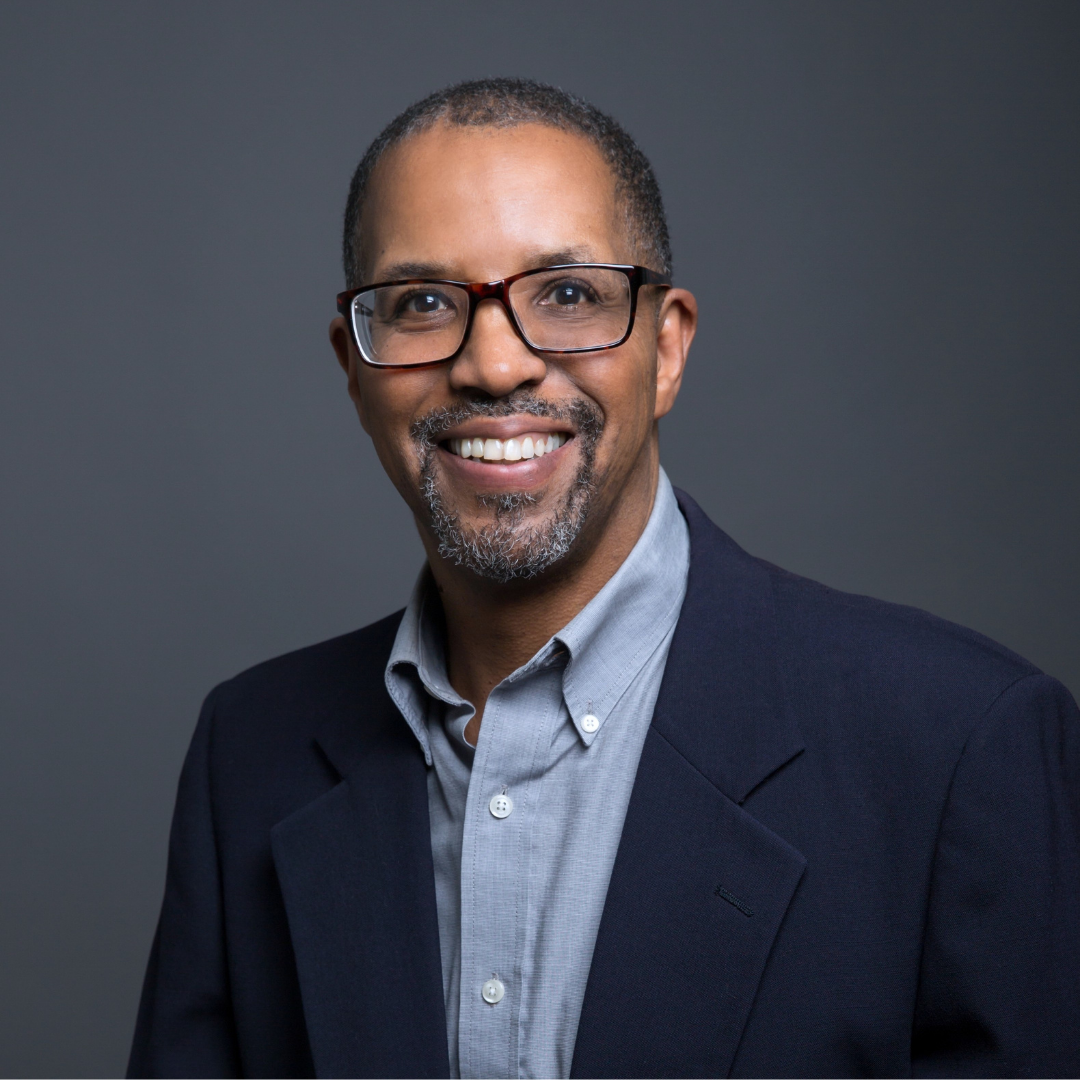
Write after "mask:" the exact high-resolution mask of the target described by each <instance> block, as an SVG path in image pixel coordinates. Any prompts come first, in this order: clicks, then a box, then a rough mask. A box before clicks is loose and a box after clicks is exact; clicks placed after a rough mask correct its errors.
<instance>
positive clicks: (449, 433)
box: [439, 413, 574, 442]
mask: <svg viewBox="0 0 1080 1080" xmlns="http://www.w3.org/2000/svg"><path fill="white" fill-rule="evenodd" d="M533 431H537V432H541V433H543V432H547V433H548V434H552V433H554V432H556V431H564V432H566V433H567V434H568V435H573V434H574V432H573V429H572V428H571V427H570V426H569V425H568V424H567V423H566V422H565V421H559V420H550V419H548V418H547V417H544V416H529V415H528V414H527V413H518V414H516V415H514V416H476V417H473V418H472V419H470V420H465V421H464V422H463V423H460V424H456V425H455V426H454V427H452V428H448V429H447V430H446V431H444V432H443V433H442V436H441V438H440V440H439V441H440V442H444V441H445V440H447V439H466V438H468V439H503V440H506V439H513V438H516V437H517V436H518V435H525V434H526V433H528V432H533Z"/></svg>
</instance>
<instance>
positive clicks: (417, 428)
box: [409, 390, 604, 448]
mask: <svg viewBox="0 0 1080 1080" xmlns="http://www.w3.org/2000/svg"><path fill="white" fill-rule="evenodd" d="M478 416H492V417H499V418H502V417H506V416H538V417H543V418H544V419H547V420H562V421H566V422H568V423H569V424H570V425H571V427H572V428H573V429H574V431H575V433H576V434H578V435H583V436H585V437H586V438H587V439H588V441H589V442H593V443H594V442H595V441H596V439H598V438H599V437H600V433H601V432H602V431H603V430H604V418H603V414H602V413H601V412H600V409H599V408H598V407H597V406H596V405H593V404H592V403H591V402H588V401H585V400H584V399H583V398H574V399H573V400H572V401H570V402H566V403H563V402H551V401H545V400H544V399H543V398H540V397H537V396H536V394H534V393H532V392H531V391H529V390H522V391H519V392H517V393H514V394H511V395H510V396H509V397H505V398H497V399H494V400H484V401H479V400H478V401H465V402H461V403H460V404H457V405H449V406H446V407H444V408H440V409H432V410H431V412H429V413H427V414H426V415H424V416H420V417H417V419H415V420H414V421H413V422H412V423H411V424H410V425H409V434H410V436H412V439H413V441H414V442H417V443H419V444H420V445H421V446H423V447H424V448H434V446H435V444H436V443H438V441H439V439H440V437H441V436H442V435H443V434H444V433H445V432H447V431H449V430H450V429H451V428H452V427H456V426H457V425H458V424H461V423H463V422H464V421H466V420H472V419H474V418H475V417H478Z"/></svg>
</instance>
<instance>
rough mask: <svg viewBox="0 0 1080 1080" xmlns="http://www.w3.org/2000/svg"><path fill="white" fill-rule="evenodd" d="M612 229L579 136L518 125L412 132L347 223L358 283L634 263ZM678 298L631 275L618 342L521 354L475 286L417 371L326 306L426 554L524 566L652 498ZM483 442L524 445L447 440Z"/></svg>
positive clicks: (606, 201) (522, 572)
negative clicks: (465, 329) (365, 347)
mask: <svg viewBox="0 0 1080 1080" xmlns="http://www.w3.org/2000/svg"><path fill="white" fill-rule="evenodd" d="M629 243H630V242H629V238H628V235H627V231H626V226H625V219H624V213H623V208H622V206H621V204H619V203H618V202H617V200H616V198H615V181H614V177H613V176H612V173H611V171H610V169H609V168H608V166H607V165H606V164H605V162H604V161H603V159H602V158H601V157H600V155H599V153H598V152H597V151H596V149H595V148H594V147H593V146H592V145H591V144H590V143H589V142H588V141H587V140H585V139H583V138H581V137H579V136H577V135H572V134H567V133H564V132H560V131H558V130H556V129H553V128H549V127H545V126H540V125H535V124H527V125H520V126H517V127H511V128H503V129H491V128H481V129H475V128H459V127H450V126H444V125H439V126H437V127H435V128H434V129H432V130H429V131H427V132H424V133H422V134H420V135H417V136H412V137H411V138H409V139H407V140H406V141H405V142H404V143H402V144H399V145H398V146H397V147H395V148H394V149H392V150H391V151H389V152H388V153H387V154H386V155H385V156H384V158H383V159H382V160H381V161H380V163H379V165H378V166H377V168H376V170H375V173H374V175H373V177H372V181H371V183H370V185H369V190H368V196H367V200H366V203H365V206H364V211H363V217H362V221H361V250H362V252H363V257H364V280H365V281H366V282H379V281H391V280H395V279H402V278H417V277H425V278H444V279H450V280H456V281H493V280H497V279H500V278H504V277H508V276H510V275H512V274H516V273H519V272H520V271H523V270H529V269H533V268H536V267H541V266H548V265H554V264H558V263H570V262H600V263H633V262H637V261H640V255H639V253H638V252H636V251H632V250H631V249H630V246H629ZM687 296H688V294H684V293H682V292H681V291H676V295H675V296H674V298H673V297H672V295H671V293H668V294H667V295H665V294H664V292H663V291H662V290H659V289H656V288H650V287H645V288H643V289H642V290H641V293H640V296H639V301H638V312H637V318H636V321H635V325H634V331H633V334H632V335H631V337H630V338H629V340H628V341H627V342H626V343H625V344H623V345H621V346H619V347H618V348H615V349H609V350H605V351H598V352H587V353H578V354H549V353H545V354H541V353H537V352H534V351H533V350H531V349H530V348H529V347H528V346H527V345H526V344H525V343H524V342H523V341H522V340H521V339H520V338H519V337H518V336H517V334H516V333H515V332H514V329H513V327H512V326H511V324H510V322H509V320H508V316H507V313H506V311H505V309H504V308H503V307H502V305H501V304H499V303H498V302H497V301H495V300H486V301H484V302H482V303H481V304H480V305H479V307H478V308H477V310H476V314H475V318H474V321H473V325H472V330H471V334H470V337H469V340H468V341H467V342H466V344H465V346H464V348H463V350H462V351H461V353H460V354H459V355H458V356H457V357H456V358H455V359H454V360H453V361H448V362H447V363H444V364H440V365H436V366H434V367H430V368H418V369H397V370H395V369H377V368H371V367H369V366H367V365H366V364H364V363H363V362H361V361H360V360H359V357H358V356H357V353H356V349H355V346H354V344H353V343H352V341H351V338H350V337H349V334H348V331H347V329H346V327H345V324H344V322H343V321H342V320H335V322H334V323H333V324H332V326H331V339H332V340H333V342H334V346H335V349H336V351H337V353H338V357H339V360H340V361H341V363H342V366H343V367H345V368H346V370H347V371H348V373H349V386H350V393H351V395H352V397H353V400H354V402H355V403H356V407H357V411H358V413H359V415H360V420H361V423H362V424H363V426H364V429H365V430H366V431H367V432H368V434H369V435H370V436H371V438H372V440H373V442H374V444H375V448H376V451H377V452H378V454H379V458H380V460H381V461H382V464H383V466H384V468H385V469H386V471H387V473H388V474H389V476H390V478H391V480H392V481H393V482H394V484H395V486H396V487H397V489H398V490H399V491H400V492H401V494H402V496H403V498H404V499H405V501H406V502H407V503H408V504H409V506H410V508H411V509H412V510H413V513H414V514H415V516H416V518H417V521H418V523H419V525H420V527H421V531H422V535H423V536H424V539H425V543H426V546H427V547H428V551H429V555H433V554H435V553H438V554H439V555H440V556H442V557H443V558H449V559H450V560H451V561H453V562H456V563H458V564H459V565H464V566H466V567H468V568H470V569H471V570H473V571H474V572H476V573H478V574H480V575H481V576H483V577H487V578H491V579H494V580H498V581H507V580H510V579H512V578H528V577H533V576H535V575H536V574H538V573H541V572H543V571H545V570H547V569H548V568H549V567H551V566H552V565H554V564H555V563H559V562H562V561H564V557H565V556H568V555H573V554H574V553H575V552H581V551H584V550H587V549H588V548H589V547H590V538H591V539H592V542H593V543H595V540H596V538H597V537H598V536H599V535H600V534H601V533H602V532H603V530H604V527H605V524H607V523H608V522H610V520H611V518H612V516H613V515H615V514H617V512H618V509H619V506H620V499H621V498H625V497H627V496H628V495H629V494H631V493H636V494H637V495H638V497H640V493H641V492H643V491H646V490H647V492H648V497H649V498H651V493H652V484H653V483H654V482H655V471H656V462H657V448H656V437H655V420H656V419H657V418H658V417H659V416H661V415H663V414H664V413H665V412H667V411H668V409H670V407H671V405H672V404H673V402H674V399H675V395H676V393H677V392H678V383H679V378H680V377H681V372H682V363H683V359H684V357H685V349H686V347H687V346H688V345H689V339H690V336H692V333H693V326H692V317H691V319H690V321H689V324H688V326H689V329H687V310H688V309H687V300H686V299H685V297H687ZM673 299H674V307H675V308H676V309H677V310H675V311H674V314H672V312H671V311H670V310H669V309H671V308H672V301H673ZM692 305H693V300H692V298H689V306H690V308H691V309H692ZM689 314H690V316H692V315H693V311H692V310H690V312H689ZM680 319H681V322H680ZM673 321H674V322H675V323H678V324H679V325H678V326H676V327H675V328H674V330H672V329H671V326H670V325H669V324H671V323H672V322H673ZM658 328H659V330H660V339H661V347H660V348H659V349H658ZM665 335H666V336H665ZM668 339H670V340H668ZM676 339H677V345H676V344H675V343H676ZM665 343H666V344H665ZM676 354H677V355H676ZM658 375H659V380H658ZM493 439H494V440H498V441H499V442H500V443H501V444H502V445H503V446H504V447H505V446H506V444H507V443H508V441H509V440H510V439H514V440H516V445H515V446H514V447H513V449H512V450H511V456H514V455H516V454H517V453H518V452H520V448H522V447H525V444H526V440H528V441H529V446H530V447H531V448H532V449H533V456H531V457H528V456H525V455H523V456H522V457H521V458H520V459H519V460H514V461H507V460H505V457H504V459H503V460H501V461H488V460H483V459H478V458H477V457H475V456H470V457H465V456H462V453H461V447H462V441H463V440H469V441H470V446H477V447H478V446H479V445H480V443H482V444H483V445H484V446H485V447H487V446H488V445H489V444H488V440H493ZM477 440H479V441H480V443H478V442H477ZM549 447H550V449H548V448H549ZM540 449H542V450H543V451H545V452H543V453H542V454H539V453H537V450H540ZM571 561H572V560H571Z"/></svg>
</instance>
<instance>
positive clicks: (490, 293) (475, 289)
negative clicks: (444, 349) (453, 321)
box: [337, 263, 671, 369]
mask: <svg viewBox="0 0 1080 1080" xmlns="http://www.w3.org/2000/svg"><path fill="white" fill-rule="evenodd" d="M552 270H618V271H619V272H620V273H621V274H625V275H626V278H627V281H628V282H629V284H630V315H629V318H628V319H627V323H626V332H625V333H624V334H623V336H622V337H621V338H619V340H618V341H612V342H609V343H608V344H606V345H589V346H586V347H585V348H579V349H547V348H544V347H543V346H541V345H534V344H533V343H532V342H531V341H530V340H529V339H528V337H526V336H525V331H524V330H523V329H522V328H521V324H520V323H519V322H518V318H517V315H516V314H515V312H514V308H513V306H512V305H511V303H510V298H509V295H508V290H509V289H510V286H511V285H513V284H514V282H515V281H520V280H521V279H522V278H525V277H530V276H531V275H533V274H546V273H550V272H551V271H552ZM397 285H456V286H457V287H458V288H459V289H464V290H465V292H466V293H468V296H469V311H468V314H467V315H466V317H465V330H464V332H463V333H462V335H461V343H460V344H459V345H458V347H457V348H456V349H455V350H454V351H453V352H452V353H451V354H450V355H449V356H443V357H440V358H439V359H438V360H423V361H421V362H420V363H418V364H380V363H379V362H378V361H377V360H371V359H369V358H368V357H367V356H365V355H364V349H363V347H362V346H361V344H360V341H359V338H358V337H357V333H356V325H355V323H354V322H353V317H352V302H353V300H355V299H356V297H357V296H359V295H360V294H361V293H363V292H369V291H370V290H372V289H383V288H390V287H392V286H397ZM643 285H659V286H660V287H662V288H665V289H667V288H671V276H670V275H669V274H661V273H659V272H658V271H656V270H650V269H649V268H648V267H647V266H631V265H629V264H624V263H561V264H559V265H557V266H540V267H537V268H536V269H535V270H523V271H522V272H521V273H520V274H513V275H512V276H511V277H506V278H502V279H501V280H500V281H449V280H447V279H445V278H404V279H402V280H399V281H376V282H373V283H372V284H371V285H362V286H361V287H360V288H359V289H346V290H345V292H340V293H338V294H337V309H338V313H339V314H340V315H341V317H342V318H343V319H344V320H345V322H346V323H347V324H348V327H349V333H350V334H351V335H352V339H353V344H354V345H355V346H356V351H357V353H359V355H360V359H361V360H363V362H364V363H365V364H367V365H368V366H369V367H375V368H402V369H405V368H423V367H434V366H435V365H436V364H445V363H448V362H449V361H450V360H454V359H456V358H457V357H458V356H459V355H460V354H461V350H462V349H464V348H465V346H466V344H467V343H468V341H469V334H470V333H471V331H472V324H473V315H474V314H475V313H476V308H477V306H478V305H479V304H480V302H481V301H482V300H498V301H499V303H500V304H502V306H503V310H504V311H505V312H506V314H507V317H508V318H509V319H510V325H511V326H512V327H513V328H514V331H515V332H516V333H517V336H518V337H519V338H521V340H522V341H523V342H524V343H525V344H526V345H527V346H528V347H529V348H530V349H532V350H534V351H535V352H540V353H562V354H564V355H566V354H569V353H583V352H602V351H603V350H604V349H617V348H618V347H619V346H620V345H623V344H625V343H626V341H627V340H628V339H629V337H630V335H631V334H632V333H633V332H634V317H635V316H636V314H637V299H638V290H639V289H640V288H641V287H642V286H643Z"/></svg>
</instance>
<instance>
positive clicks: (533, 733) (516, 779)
mask: <svg viewBox="0 0 1080 1080" xmlns="http://www.w3.org/2000/svg"><path fill="white" fill-rule="evenodd" d="M552 680H553V685H548V683H549V681H552ZM557 687H558V677H557V675H555V676H554V677H553V676H552V673H550V672H537V673H533V674H530V675H529V676H526V677H524V678H519V679H517V680H516V681H514V682H511V681H509V680H508V681H507V682H504V683H501V684H500V685H499V686H498V687H496V688H495V690H493V691H492V693H491V695H490V696H489V698H488V701H487V706H486V708H485V712H484V720H483V729H484V730H483V731H482V733H481V738H480V740H479V743H478V746H477V753H476V757H475V759H474V761H473V769H472V776H471V778H470V782H469V794H468V806H467V812H466V816H465V829H464V836H463V843H462V873H461V953H462V957H461V998H460V1018H459V1029H458V1036H459V1044H458V1048H459V1059H460V1067H461V1075H462V1076H516V1075H517V1074H518V1070H517V1058H518V1052H517V1051H518V1047H517V1040H518V1019H519V1013H520V1008H521V996H522V986H521V977H522V953H523V947H524V941H525V930H526V914H527V908H528V865H527V862H528V852H529V835H530V831H531V829H532V827H533V823H534V818H535V815H536V813H537V812H538V809H539V808H538V805H537V804H538V801H539V787H540V781H541V779H542V776H543V772H544V768H543V757H544V753H545V752H546V750H547V749H548V748H549V745H550V742H551V725H552V723H553V722H554V720H555V718H556V717H557V715H558V713H559V706H560V705H561V696H560V694H559V693H558V689H557Z"/></svg>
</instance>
